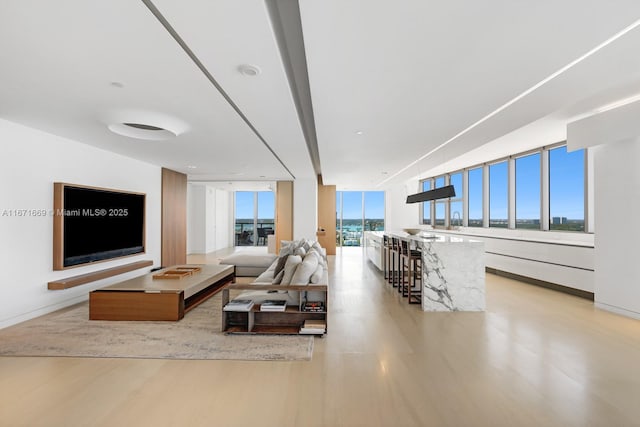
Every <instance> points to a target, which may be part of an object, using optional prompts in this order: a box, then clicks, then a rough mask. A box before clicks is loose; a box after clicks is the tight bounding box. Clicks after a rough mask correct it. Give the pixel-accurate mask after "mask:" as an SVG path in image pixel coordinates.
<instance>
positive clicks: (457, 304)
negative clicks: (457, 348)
mask: <svg viewBox="0 0 640 427" xmlns="http://www.w3.org/2000/svg"><path fill="white" fill-rule="evenodd" d="M453 239H455V238H451V239H447V240H448V241H447V242H429V241H423V242H422V243H421V246H422V263H423V264H422V275H423V280H422V288H423V289H422V310H424V311H484V310H485V307H486V302H485V301H486V299H485V277H484V276H485V266H484V244H483V243H482V242H477V241H476V242H473V241H464V240H463V239H461V240H460V241H457V242H456V241H452V240H453Z"/></svg>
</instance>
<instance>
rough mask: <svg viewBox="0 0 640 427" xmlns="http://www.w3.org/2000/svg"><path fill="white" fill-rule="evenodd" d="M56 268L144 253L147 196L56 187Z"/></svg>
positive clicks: (102, 190)
mask: <svg viewBox="0 0 640 427" xmlns="http://www.w3.org/2000/svg"><path fill="white" fill-rule="evenodd" d="M53 209H54V217H53V244H54V248H53V268H54V270H63V269H65V268H71V267H77V266H80V265H84V264H88V263H93V262H98V261H105V260H109V259H113V258H119V257H124V256H130V255H135V254H140V253H144V251H145V222H144V219H145V194H143V193H132V192H128V191H120V190H112V189H106V188H95V187H86V186H81V185H74V184H64V183H59V182H56V183H54V207H53Z"/></svg>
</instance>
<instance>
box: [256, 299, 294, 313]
mask: <svg viewBox="0 0 640 427" xmlns="http://www.w3.org/2000/svg"><path fill="white" fill-rule="evenodd" d="M286 308H287V301H286V300H278V299H268V300H265V301H264V302H263V303H262V304H260V311H285V310H286Z"/></svg>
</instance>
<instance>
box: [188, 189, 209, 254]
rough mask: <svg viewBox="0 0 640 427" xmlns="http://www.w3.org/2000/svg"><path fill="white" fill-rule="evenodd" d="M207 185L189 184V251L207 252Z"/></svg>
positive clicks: (191, 252) (189, 252)
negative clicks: (205, 231)
mask: <svg viewBox="0 0 640 427" xmlns="http://www.w3.org/2000/svg"><path fill="white" fill-rule="evenodd" d="M205 227H206V206H205V187H204V186H203V185H193V184H191V183H189V184H188V185H187V253H188V254H203V253H206V234H205V233H204V230H205Z"/></svg>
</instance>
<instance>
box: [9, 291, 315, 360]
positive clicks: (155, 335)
mask: <svg viewBox="0 0 640 427" xmlns="http://www.w3.org/2000/svg"><path fill="white" fill-rule="evenodd" d="M221 304H222V303H221V293H218V294H217V295H215V296H214V297H212V298H210V299H209V300H207V301H205V302H204V303H202V304H200V305H199V306H198V307H196V308H194V309H193V310H191V311H190V312H189V313H187V314H186V315H185V317H184V319H182V320H180V321H179V322H115V321H98V320H91V321H90V320H89V304H88V303H82V304H78V305H74V306H72V307H69V308H66V309H63V310H60V311H57V312H55V313H51V314H47V315H45V316H42V317H39V318H37V319H33V320H29V321H27V322H24V323H21V324H18V325H15V326H10V327H8V328H5V329H2V330H0V356H68V357H126V358H144V359H201V360H202V359H219V360H311V355H312V353H313V337H310V336H295V335H294V336H286V335H224V334H223V333H221V332H220V321H221V310H222V308H221Z"/></svg>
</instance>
